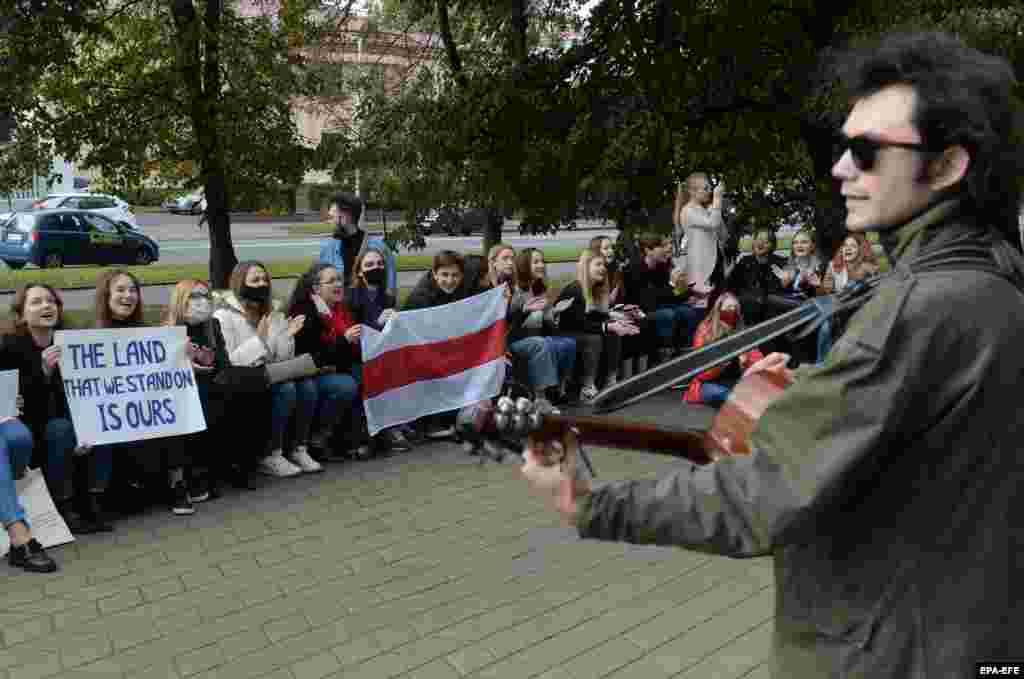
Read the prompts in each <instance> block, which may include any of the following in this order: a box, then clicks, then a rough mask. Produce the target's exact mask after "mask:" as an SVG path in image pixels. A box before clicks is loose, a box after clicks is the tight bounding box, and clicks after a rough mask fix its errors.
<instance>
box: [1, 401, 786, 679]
mask: <svg viewBox="0 0 1024 679" xmlns="http://www.w3.org/2000/svg"><path fill="white" fill-rule="evenodd" d="M675 398H678V394H676V396H675ZM697 419H700V416H698V418H697ZM591 452H592V456H593V459H594V464H595V466H596V467H597V470H598V474H599V476H600V477H601V478H602V479H614V478H627V477H628V478H639V477H647V476H651V475H655V474H657V473H659V472H663V471H664V470H666V469H668V468H671V467H672V466H673V464H674V462H675V461H674V460H673V459H672V458H669V457H663V456H656V455H651V454H646V453H637V452H629V453H624V452H621V451H613V450H606V449H599V448H597V449H593V450H592V451H591ZM197 510H198V511H197V513H196V514H195V515H194V516H193V517H190V518H181V517H174V516H172V515H171V514H170V512H168V511H166V510H163V509H154V510H152V511H150V512H148V513H147V514H144V515H141V516H136V517H130V518H125V519H122V520H120V521H119V523H118V525H117V531H116V532H115V533H113V534H110V535H106V536H85V537H83V538H81V539H79V541H78V542H77V543H75V544H73V545H69V546H65V547H61V548H57V549H55V550H53V553H54V555H55V557H56V558H57V559H58V560H59V562H60V563H61V566H62V571H61V572H60V573H58V574H55V575H53V576H46V575H34V574H33V575H30V574H24V573H21V572H20V571H19V572H15V571H14V570H13V569H11V568H10V567H8V566H7V565H6V564H4V565H2V566H0V574H2V575H0V588H2V589H0V592H2V593H0V631H2V648H0V679H38V678H43V677H60V678H61V679H64V678H67V679H72V678H76V679H77V678H85V677H89V678H90V679H96V678H98V677H111V678H113V677H119V678H120V677H132V678H139V679H141V678H142V677H147V678H152V679H157V678H159V679H165V678H167V679H184V678H186V677H190V678H194V679H226V678H231V679H245V678H253V679H255V678H257V677H261V678H264V679H319V678H321V677H337V678H341V677H344V678H345V679H351V678H358V679H384V678H386V677H401V678H402V679H449V678H450V679H460V678H462V677H466V678H473V679H477V678H480V679H482V678H484V677H490V678H502V679H504V678H508V679H528V678H530V677H538V678H543V679H584V678H593V679H597V678H599V677H613V678H615V679H625V678H627V677H637V678H642V679H661V678H662V677H701V678H707V677H711V678H714V679H738V678H740V677H745V678H746V679H767V676H768V673H767V668H766V665H765V664H764V662H765V659H766V658H767V657H768V654H769V646H770V635H771V628H772V625H771V616H772V601H771V598H772V573H771V565H770V562H768V561H767V560H764V559H755V560H731V559H725V558H721V557H710V556H706V555H702V554H697V553H691V552H685V551H682V550H677V549H668V548H659V547H635V546H628V545H621V544H610V543H598V542H592V541H586V542H584V541H580V540H578V539H577V538H576V537H575V535H574V533H573V532H572V531H570V530H568V529H565V528H563V527H561V526H560V525H559V523H558V520H557V518H556V517H554V516H553V515H551V514H550V513H549V512H547V511H546V510H544V509H543V507H542V506H541V504H540V503H539V502H538V501H536V500H535V499H533V498H532V497H530V496H529V495H528V494H527V493H526V489H525V486H524V484H523V482H522V481H521V480H519V479H518V478H517V476H516V467H515V466H513V465H511V464H494V463H489V464H486V465H482V466H481V465H479V464H477V463H476V460H475V459H474V458H470V457H468V456H466V455H465V454H463V453H462V452H461V450H459V449H458V448H456V447H455V446H453V445H451V444H445V443H434V444H431V445H428V446H423V447H420V448H418V449H417V450H415V451H413V452H412V453H408V454H404V455H401V456H396V457H390V458H383V459H378V460H372V461H369V462H363V463H345V464H338V465H332V466H330V467H329V468H328V471H327V472H326V473H324V474H320V475H312V476H302V477H299V478H294V479H282V480H274V481H273V482H271V483H269V484H268V485H267V486H266V487H264V488H261V489H259V490H256V491H250V492H246V493H241V492H239V491H234V490H233V489H229V491H228V492H227V493H226V494H225V496H224V497H223V498H221V499H220V500H217V501H214V502H210V503H205V504H202V505H198V507H197Z"/></svg>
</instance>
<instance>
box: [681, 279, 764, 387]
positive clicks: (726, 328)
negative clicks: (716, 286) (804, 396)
mask: <svg viewBox="0 0 1024 679" xmlns="http://www.w3.org/2000/svg"><path fill="white" fill-rule="evenodd" d="M743 328H744V324H743V312H742V309H741V308H740V301H739V300H738V299H737V298H736V296H735V295H733V294H732V293H729V292H726V293H723V294H721V295H719V297H718V299H717V300H715V304H714V306H713V307H712V308H711V311H710V312H709V313H708V315H707V317H706V318H705V319H704V320H703V321H701V322H700V325H699V326H697V333H696V334H695V336H694V339H693V348H694V349H699V348H700V347H702V346H705V345H707V344H711V343H713V342H717V341H718V340H720V339H722V338H723V337H726V336H728V335H731V334H733V333H736V332H739V331H740V330H743ZM762 358H764V355H763V354H762V353H761V352H760V351H759V350H757V349H753V350H751V351H748V352H746V353H745V354H742V355H740V356H738V357H736V358H734V359H732V360H731V361H728V362H727V363H725V364H724V365H719V366H716V367H714V368H709V369H707V370H705V371H704V372H702V373H700V374H699V375H697V376H696V377H695V378H693V379H692V380H691V381H690V385H689V387H687V389H686V392H685V393H684V394H683V399H684V400H685V401H687V402H688V403H703V404H704V405H709V406H713V407H718V406H720V405H722V404H723V403H725V401H726V399H728V398H729V393H730V392H731V391H732V388H733V387H734V386H736V383H737V382H738V381H739V380H740V378H741V377H742V376H743V371H744V370H746V369H747V368H748V367H750V366H752V365H753V364H754V363H756V362H758V361H760V360H761V359H762Z"/></svg>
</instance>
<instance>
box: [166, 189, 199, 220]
mask: <svg viewBox="0 0 1024 679" xmlns="http://www.w3.org/2000/svg"><path fill="white" fill-rule="evenodd" d="M161 207H162V208H163V209H165V210H167V211H168V212H170V213H171V214H172V215H197V214H199V213H200V212H202V211H203V192H202V191H196V192H195V193H188V194H185V195H184V196H178V197H177V198H173V199H171V200H169V201H167V202H165V203H164V204H163V205H162V206H161Z"/></svg>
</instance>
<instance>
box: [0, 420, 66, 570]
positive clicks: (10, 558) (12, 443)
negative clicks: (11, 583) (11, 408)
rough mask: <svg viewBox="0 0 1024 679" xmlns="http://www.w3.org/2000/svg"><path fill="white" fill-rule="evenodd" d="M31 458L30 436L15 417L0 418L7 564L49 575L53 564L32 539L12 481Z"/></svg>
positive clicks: (0, 499)
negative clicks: (9, 545) (8, 540)
mask: <svg viewBox="0 0 1024 679" xmlns="http://www.w3.org/2000/svg"><path fill="white" fill-rule="evenodd" d="M31 459H32V433H31V432H29V430H28V427H26V426H25V425H24V424H22V422H21V420H19V419H18V418H16V417H10V416H6V417H0V521H3V524H4V528H5V529H6V530H7V536H8V537H9V538H10V540H11V550H10V551H9V552H8V553H7V563H9V564H10V565H11V566H14V567H15V568H22V569H24V570H26V571H28V572H30V573H53V572H54V571H56V570H57V563H56V562H55V561H54V560H53V559H52V558H51V557H50V555H49V554H47V553H46V550H45V549H43V546H42V545H41V544H39V542H38V541H37V540H36V539H35V538H34V537H32V530H31V528H30V527H29V525H28V519H27V518H26V516H25V508H24V507H22V506H21V502H20V501H19V500H18V487H17V485H16V483H15V480H16V479H19V478H21V477H22V476H23V475H24V473H25V469H26V468H27V467H28V464H29V462H30V461H31Z"/></svg>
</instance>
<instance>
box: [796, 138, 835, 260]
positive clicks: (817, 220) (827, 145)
mask: <svg viewBox="0 0 1024 679" xmlns="http://www.w3.org/2000/svg"><path fill="white" fill-rule="evenodd" d="M800 128H801V133H802V136H803V140H804V145H805V146H806V148H807V152H808V154H809V155H810V156H811V162H812V163H813V165H814V177H815V180H816V184H817V189H818V190H817V195H816V197H815V198H816V199H815V202H814V204H815V211H814V231H815V234H816V235H817V241H818V243H817V246H818V255H819V256H821V257H822V259H830V258H831V257H832V256H833V255H834V254H835V251H836V249H837V248H838V246H839V243H840V242H841V241H842V239H843V234H844V233H845V230H846V227H845V221H846V209H845V208H844V206H843V204H842V201H841V200H840V195H839V190H838V187H837V186H836V181H835V180H834V179H833V178H832V164H833V160H834V159H833V157H832V156H833V153H832V144H833V143H834V139H835V138H834V136H833V134H832V129H833V128H831V127H829V126H827V124H824V125H815V124H813V123H809V122H804V123H802V124H801V125H800Z"/></svg>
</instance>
